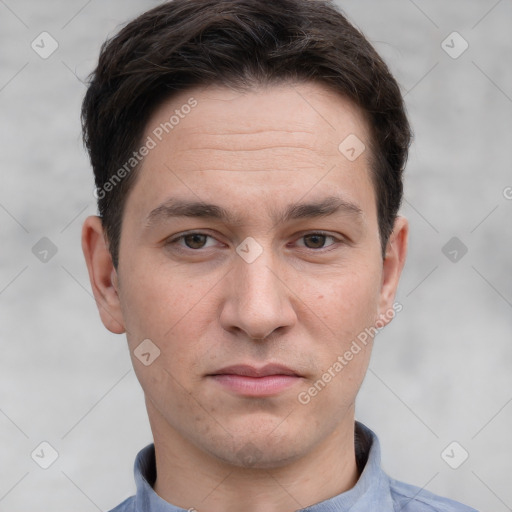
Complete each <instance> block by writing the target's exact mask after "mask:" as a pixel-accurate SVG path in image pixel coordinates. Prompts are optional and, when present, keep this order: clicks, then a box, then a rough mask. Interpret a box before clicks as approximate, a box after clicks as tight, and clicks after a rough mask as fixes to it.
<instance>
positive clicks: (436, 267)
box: [0, 0, 512, 512]
mask: <svg viewBox="0 0 512 512" xmlns="http://www.w3.org/2000/svg"><path fill="white" fill-rule="evenodd" d="M339 3H340V5H341V6H342V8H343V9H344V10H345V12H346V13H347V14H348V16H349V17H350V18H351V19H352V20H353V21H354V22H355V24H356V25H357V26H359V27H360V28H361V29H362V30H363V31H364V32H365V33H366V34H367V36H368V37H369V39H370V40H371V41H372V42H373V43H374V44H375V46H376V48H377V49H378V51H379V52H380V53H381V54H382V55H383V56H384V58H385V59H386V60H387V62H388V63H389V65H390V67H391V69H392V70H393V72H394V73H395V74H396V76H397V78H398V80H399V82H400V84H401V86H402V88H403V91H404V94H405V99H406V102H407V107H408V111H409V113H410V117H411V121H412V124H413V127H414V131H415V135H416V141H415V143H414V145H413V147H412V149H411V155H410V160H409V165H408V168H407V176H406V196H405V198H406V200H405V202H404V206H403V209H402V213H403V214H404V215H406V216H407V217H408V218H409V220H410V223H411V238H410V248H409V256H408V262H407V264H406V267H405V270H404V274H403V278H402V281H401V285H400V289H399V292H398V296H397V300H399V301H400V302H401V303H402V304H403V306H404V308H403V311H402V312H401V313H399V314H398V315H397V317H396V318H395V320H394V321H393V322H392V323H391V325H390V326H388V327H387V328H386V329H385V330H384V331H383V332H382V333H381V334H380V335H379V337H378V338H377V342H376V347H375V352H374V354H373V358H372V363H371V368H370V371H369V373H368V376H367V378H366V380H365V383H364V385H363V389H362V391H361V393H360V398H359V405H358V410H357V417H358V419H360V420H361V421H363V422H365V423H366V424H367V425H369V426H370V427H371V428H373V429H374V430H375V431H376V432H377V434H378V435H379V436H380V439H381V443H382V447H383V465H384V468H385V469H386V470H387V472H388V473H390V474H391V475H392V476H394V477H396V478H398V479H402V480H406V481H407V482H410V483H414V484H416V485H419V486H420V487H425V488H426V489H428V490H430V491H433V492H435V493H439V494H442V495H446V496H449V497H452V498H454V499H457V500H460V501H463V502H466V503H468V504H471V505H472V506H474V507H476V508H478V509H480V510H482V511H493V512H502V511H506V510H512V508H511V507H512V486H511V485H510V481H511V477H512V469H511V458H512V440H511V436H510V432H511V424H512V403H511V402H512V371H511V370H512V344H511V343H510V342H511V332H512V315H511V313H512V310H511V307H512V277H511V272H510V263H511V261H512V235H511V226H512V222H511V221H512V200H510V198H511V197H512V189H511V188H507V187H512V173H511V163H512V162H511V161H512V157H511V133H512V115H511V114H512V68H511V65H510V62H511V59H510V57H511V49H512V30H511V27H512V2H511V1H510V0H501V1H496V0H478V1H477V0H456V1H454V0H452V1H450V2H446V1H441V0H439V1H420V0H416V1H415V2H413V1H412V0H390V1H387V0H386V1H381V2H377V1H369V0H363V1H362V0H359V1H356V0H348V1H342V2H339ZM156 4H157V2H154V1H153V2H152V1H149V0H129V1H127V0H124V1H121V0H108V1H99V0H92V1H88V2H87V1H84V0H72V1H70V0H68V1H64V0H46V1H36V0H19V1H17V0H0V44H1V46H0V109H1V118H0V141H1V152H0V162H1V165H0V172H1V187H0V237H1V250H0V315H1V321H0V343H1V351H0V510H1V511H8V512H18V511H28V510H30V511H31V512H39V511H45V512H46V511H49V510H51V511H53V512H61V511H69V510H73V511H83V512H94V511H95V510H103V511H104V510H108V509H110V508H112V507H113V506H115V505H116V504H118V503H119V502H120V501H121V500H123V499H124V498H126V497H127V496H128V495H130V494H132V493H133V491H134V484H133V477H132V466H133V460H134V457H135V455H136V453H137V451H138V450H139V449H140V448H141V447H143V446H144V445H145V444H147V443H149V442H150V441H151V433H150V430H149V426H148V422H147V418H146V413H145V408H144V402H143V395H142V392H141V390H140V388H139V386H138V382H137V381H136V378H135V376H134V373H133V371H132V370H131V364H130V360H129V355H128V352H127V348H126V342H125V338H124V336H115V335H112V334H110V333H108V332H107V331H106V330H105V329H104V328H103V326H102V324H101V323H100V320H99V316H98V313H97V310H96V306H95V303H94V300H93V299H92V296H91V291H90V286H89V282H88V277H87V273H86V267H85V264H84V261H83V257H82V253H81V248H80V229H81V224H82V221H83V219H84V218H85V217H86V216H87V215H89V214H94V213H95V204H94V198H93V195H92V190H93V179H92V172H91V170H90V168H89V164H88V161H87V158H86V155H85V152H84V150H83V149H82V146H81V141H80V125H79V109H80V102H81V99H82V96H83V94H84V92H85V87H84V85H83V83H81V81H82V80H83V79H84V78H85V77H86V76H87V74H88V73H89V72H90V71H91V70H92V69H93V67H94V65H95V62H96V60H97V56H98V52H99V47H100V44H101V43H102V41H103V40H104V39H105V38H106V37H107V36H109V35H112V34H113V33H114V32H115V31H116V28H117V27H118V26H119V24H120V23H123V22H125V21H127V20H128V19H130V18H131V17H133V16H134V15H136V14H138V13H140V12H142V11H144V10H147V9H149V8H151V7H153V6H154V5H156ZM42 31H47V32H49V33H50V34H51V35H52V37H53V38H54V39H55V40H56V41H57V42H58V44H59V47H58V49H57V50H56V51H55V53H53V54H52V55H51V56H50V57H49V58H47V59H42V58H41V57H40V56H39V55H38V54H36V53H35V51H33V49H32V48H31V42H32V41H33V40H34V39H36V38H37V37H38V36H39V34H40V33H41V32H42ZM453 31H457V32H458V33H460V34H461V36H462V37H463V38H464V40H465V41H467V43H468V44H469V48H468V49H467V50H466V51H465V52H464V53H463V54H462V55H460V56H459V57H458V58H452V56H450V55H448V53H447V52H446V51H445V50H444V49H443V47H442V41H443V40H445V38H446V37H447V36H448V35H449V34H451V33H452V32H453ZM37 40H38V39H36V42H37ZM461 43H462V41H461V40H458V39H453V37H451V38H448V40H447V42H446V43H445V49H448V50H449V51H451V52H452V54H453V52H456V51H458V50H460V49H461V48H462V46H461ZM447 45H448V47H447ZM449 46H452V47H453V48H451V49H450V48H449ZM43 237H47V238H49V239H50V240H51V241H52V242H53V244H55V246H56V248H57V253H56V254H55V255H54V256H52V253H51V252H50V253H48V255H47V256H46V258H47V260H48V261H46V262H45V261H40V259H39V258H38V257H36V255H35V254H34V253H33V251H32V248H33V246H34V245H35V244H36V243H37V242H38V241H39V240H40V239H41V238H43ZM452 237H457V238H458V240H459V242H457V243H458V244H459V247H456V246H453V247H452V246H449V247H448V249H445V252H446V253H447V254H448V256H449V257H450V258H452V259H453V256H454V255H455V253H453V252H452V254H451V255H450V254H449V251H453V249H454V248H455V250H456V251H457V257H458V260H457V261H455V262H454V261H451V260H450V259H449V258H448V257H447V256H446V255H445V254H444V253H443V251H442V249H443V247H444V246H445V244H446V243H447V242H448V241H449V240H450V239H451V238H452ZM461 244H464V246H465V247H467V253H466V254H465V255H464V256H463V257H461V254H462V252H461V250H460V249H461V247H462V245H461ZM37 247H39V246H37ZM39 251H41V248H39ZM34 252H36V254H37V252H38V251H37V250H35V251H34ZM39 257H40V258H41V257H42V255H41V254H39ZM42 441H46V442H48V443H50V445H52V446H53V447H54V449H55V450H56V451H57V452H58V454H59V457H58V458H57V460H56V461H55V463H54V464H53V465H51V466H50V467H49V468H48V469H46V470H45V469H42V468H40V467H39V466H38V465H37V464H36V462H35V461H34V460H33V459H32V458H31V453H32V452H33V450H34V449H36V447H38V445H39V444H40V443H41V442H42ZM452 441H457V442H458V443H459V444H460V446H462V447H463V449H465V450H467V452H468V453H469V458H468V459H467V460H466V461H465V462H464V463H463V464H462V465H460V467H459V468H458V469H452V468H451V467H449V465H448V464H447V463H446V462H445V460H444V459H443V457H442V456H441V453H442V452H443V450H444V449H445V448H446V447H447V446H448V445H449V444H450V443H451V442H452ZM461 450H462V449H461V448H458V447H456V449H454V451H453V452H452V451H451V450H448V454H449V455H450V456H451V457H449V458H448V459H447V460H449V461H450V462H451V463H452V465H454V464H455V463H457V462H460V460H461V458H460V457H461V454H462V453H463V452H462V451H461ZM43 452H44V450H43ZM36 453H41V452H40V449H39V451H37V450H36ZM48 453H49V451H48V449H46V452H45V457H48ZM35 458H36V459H37V457H35ZM42 459H43V458H40V459H39V460H42ZM445 459H446V456H445Z"/></svg>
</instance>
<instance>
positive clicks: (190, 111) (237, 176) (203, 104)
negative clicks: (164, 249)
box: [134, 83, 373, 211]
mask: <svg viewBox="0 0 512 512" xmlns="http://www.w3.org/2000/svg"><path fill="white" fill-rule="evenodd" d="M150 140H151V146H152V148H151V150H150V151H149V152H148V154H147V155H146V156H145V157H144V159H143V161H142V166H141V168H140V169H139V176H138V178H137V182H136V184H135V187H134V188H135V189H136V191H135V194H134V195H135V196H137V197H139V198H140V199H141V201H138V206H139V207H140V208H142V209H145V210H146V211H147V209H148V208H150V207H153V208H154V205H155V204H156V203H159V202H162V201H164V200H165V199H167V197H168V196H169V195H171V196H172V195H175V196H181V197H183V196H184V195H186V196H187V197H188V198H189V199H190V200H192V199H195V200H199V201H208V202H217V203H218V202H219V199H220V200H222V201H223V202H228V203H231V204H235V203H237V202H238V205H239V206H240V207H241V208H243V207H244V205H246V207H247V205H248V203H247V202H246V200H247V199H248V198H249V196H257V195H260V196H263V195H267V196H268V195H271V196H272V198H273V200H272V201H271V202H270V203H269V204H268V206H269V207H272V206H275V203H276V202H277V203H278V202H280V200H281V199H282V200H283V201H284V202H286V203H291V202H296V201H297V200H298V199H300V198H301V196H304V195H305V194H308V195H309V197H311V198H314V197H316V199H321V197H322V195H324V196H326V195H332V193H333V192H334V193H336V192H341V195H343V196H344V197H345V199H347V200H349V201H351V202H353V203H355V204H358V203H364V202H365V201H366V200H368V199H369V198H370V199H372V198H373V187H372V183H371V180H370V173H369V154H368V153H369V151H367V150H364V151H363V150H362V149H361V148H364V147H365V146H366V147H368V146H369V139H368V129H367V125H366V122H365V119H364V117H363V115H362V114H361V112H360V111H359V109H358V108H357V107H356V106H355V105H353V104H352V103H351V102H350V101H348V100H346V99H345V98H343V97H342V96H340V95H339V94H337V93H335V92H333V91H331V90H329V89H327V88H325V87H323V86H321V85H318V84H313V83H305V84H281V85H274V86H267V87H260V88H256V89H253V90H250V91H246V92H238V91H234V90H231V89H228V88H225V87H218V86H214V87H213V86H211V87H208V88H202V89H199V88H196V89H191V90H188V91H185V92H182V93H180V94H179V95H177V96H174V97H173V98H171V99H170V100H168V101H166V102H164V103H163V104H162V105H160V107H159V108H158V109H157V110H156V111H155V113H154V114H153V115H152V117H151V119H150V120H149V122H148V123H147V125H146V129H145V134H144V137H143V141H145V142H148V141H150ZM347 140H348V141H349V145H352V146H354V149H355V150H357V152H359V151H362V153H361V154H360V155H359V156H358V158H356V159H351V158H347V154H344V152H343V151H346V149H347V148H346V147H345V146H346V145H347V144H345V141H347ZM354 141H355V145H354ZM358 144H359V145H358ZM340 145H341V146H340ZM348 149H351V148H348ZM348 156H349V157H350V156H353V155H351V154H350V153H349V154H348ZM356 156H357V155H356ZM142 203H144V204H142ZM361 207H362V209H365V207H364V206H363V205H361Z"/></svg>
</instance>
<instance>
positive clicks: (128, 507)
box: [110, 496, 135, 512]
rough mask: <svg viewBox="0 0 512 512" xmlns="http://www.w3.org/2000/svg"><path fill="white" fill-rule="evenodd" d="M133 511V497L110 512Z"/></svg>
mask: <svg viewBox="0 0 512 512" xmlns="http://www.w3.org/2000/svg"><path fill="white" fill-rule="evenodd" d="M134 511H135V496H132V497H131V498H127V499H126V500H124V501H123V502H122V503H120V504H119V505H117V507H115V508H113V509H112V510H111V511H110V512H134Z"/></svg>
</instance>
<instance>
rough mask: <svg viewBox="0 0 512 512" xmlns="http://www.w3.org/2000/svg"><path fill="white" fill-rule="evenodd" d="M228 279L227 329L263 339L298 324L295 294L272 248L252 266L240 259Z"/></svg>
mask: <svg viewBox="0 0 512 512" xmlns="http://www.w3.org/2000/svg"><path fill="white" fill-rule="evenodd" d="M226 278H227V279H229V286H228V287H227V289H228V292H227V296H226V297H225V302H224V304H223V308H222V311H221V315H220V322H221V325H222V327H223V328H224V329H225V330H227V331H229V332H231V333H235V334H236V333H238V334H239V333H240V332H243V333H244V334H245V336H247V337H248V338H250V339H253V340H263V339H265V338H266V337H268V336H269V335H270V334H272V333H274V332H275V331H278V330H280V331H281V332H284V331H286V330H289V328H290V327H291V326H292V325H294V323H295V322H296V320H297V316H296V312H295V309H294V307H293V297H294V295H293V292H292V291H291V290H290V288H289V284H288V283H287V282H286V276H285V274H284V272H283V270H282V268H281V267H280V266H279V265H277V264H276V263H275V262H274V258H273V255H272V251H271V249H264V250H263V253H262V254H261V255H260V256H259V257H258V258H257V259H256V260H255V261H253V262H252V263H247V262H246V261H244V260H243V259H242V258H238V257H237V258H236V261H235V263H234V268H233V271H232V272H230V273H229V274H228V276H226Z"/></svg>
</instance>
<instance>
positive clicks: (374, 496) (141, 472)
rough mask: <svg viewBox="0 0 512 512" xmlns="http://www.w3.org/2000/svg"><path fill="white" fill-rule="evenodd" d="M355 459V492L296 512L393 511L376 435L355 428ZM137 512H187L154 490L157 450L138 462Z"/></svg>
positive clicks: (144, 451) (146, 451) (358, 426)
mask: <svg viewBox="0 0 512 512" xmlns="http://www.w3.org/2000/svg"><path fill="white" fill-rule="evenodd" d="M355 441H356V457H357V462H358V466H359V468H360V470H361V469H362V468H363V467H364V469H362V473H361V475H360V477H359V479H358V481H357V483H356V485H355V486H354V487H352V489H350V490H348V491H346V492H343V493H341V494H338V495H337V496H334V497H332V498H329V499H327V500H324V501H322V502H320V503H316V504H315V505H311V506H310V507H306V508H304V509H301V510H300V511H297V512H341V511H345V510H350V512H362V511H367V510H371V509H372V505H374V506H375V505H378V509H379V511H380V512H388V511H392V510H393V500H392V497H391V491H390V485H389V479H388V477H387V475H386V474H385V473H384V472H383V471H382V469H381V467H380V445H379V440H378V438H377V436H376V435H375V433H374V432H372V431H371V430H370V429H369V428H368V427H366V426H364V425H363V424H362V423H359V422H356V424H355ZM134 472H135V482H136V485H137V494H136V496H135V510H136V511H137V512H187V511H186V510H185V509H182V508H179V507H176V506H175V505H171V504H170V503H168V502H166V501H165V500H163V499H162V498H160V496H158V495H157V494H156V493H155V491H154V490H153V489H152V485H153V484H154V482H155V480H156V460H155V446H154V444H150V445H148V446H146V447H145V448H144V449H142V450H141V451H140V452H139V453H138V455H137V458H136V460H135V468H134Z"/></svg>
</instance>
